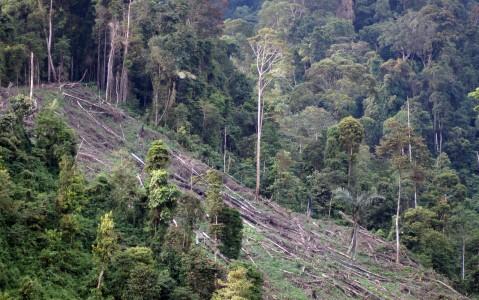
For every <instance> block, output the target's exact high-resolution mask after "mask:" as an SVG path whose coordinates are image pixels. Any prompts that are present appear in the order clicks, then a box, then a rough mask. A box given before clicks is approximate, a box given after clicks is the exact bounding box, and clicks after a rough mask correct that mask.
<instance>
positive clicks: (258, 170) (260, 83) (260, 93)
mask: <svg viewBox="0 0 479 300" xmlns="http://www.w3.org/2000/svg"><path fill="white" fill-rule="evenodd" d="M262 96H263V77H262V75H261V74H260V76H259V78H258V112H257V114H258V116H257V117H258V120H257V122H258V126H257V127H258V128H257V136H256V190H255V193H256V199H259V190H260V185H261V133H262V127H263V119H262V114H263V107H262V106H263V105H262Z"/></svg>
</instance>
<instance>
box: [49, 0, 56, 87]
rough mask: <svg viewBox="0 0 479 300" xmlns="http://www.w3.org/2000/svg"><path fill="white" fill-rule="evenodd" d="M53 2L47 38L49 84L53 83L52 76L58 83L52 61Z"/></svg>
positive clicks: (51, 2)
mask: <svg viewBox="0 0 479 300" xmlns="http://www.w3.org/2000/svg"><path fill="white" fill-rule="evenodd" d="M52 15H53V0H50V11H49V13H48V38H47V56H48V82H50V81H51V77H50V75H52V76H53V81H57V75H56V72H55V66H54V65H53V59H52V41H53V22H52V17H53V16H52Z"/></svg>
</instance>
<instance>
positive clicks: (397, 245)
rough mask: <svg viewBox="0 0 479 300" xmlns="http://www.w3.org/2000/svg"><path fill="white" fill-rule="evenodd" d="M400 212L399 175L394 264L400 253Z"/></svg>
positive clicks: (399, 177)
mask: <svg viewBox="0 0 479 300" xmlns="http://www.w3.org/2000/svg"><path fill="white" fill-rule="evenodd" d="M400 211H401V173H399V176H398V202H397V208H396V220H395V227H396V264H399V251H400V244H399V213H400Z"/></svg>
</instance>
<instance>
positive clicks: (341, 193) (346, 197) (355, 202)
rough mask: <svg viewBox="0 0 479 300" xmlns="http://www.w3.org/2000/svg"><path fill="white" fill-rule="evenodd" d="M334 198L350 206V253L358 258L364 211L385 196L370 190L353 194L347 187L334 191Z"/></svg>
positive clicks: (352, 256)
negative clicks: (360, 227) (359, 235)
mask: <svg viewBox="0 0 479 300" xmlns="http://www.w3.org/2000/svg"><path fill="white" fill-rule="evenodd" d="M334 198H335V199H336V200H340V201H343V202H344V203H345V204H347V205H348V206H350V210H351V216H352V221H353V231H352V232H351V243H350V244H349V249H348V254H349V255H350V256H351V259H353V260H354V259H356V249H357V239H358V232H359V226H360V225H359V224H360V223H361V222H362V220H361V219H362V217H363V216H364V212H365V211H366V209H367V208H368V207H369V206H370V205H371V204H372V203H373V202H374V201H376V200H384V197H383V196H381V195H377V194H375V193H369V192H360V193H359V194H356V195H353V194H351V192H350V191H348V190H347V189H344V188H338V189H336V190H335V191H334Z"/></svg>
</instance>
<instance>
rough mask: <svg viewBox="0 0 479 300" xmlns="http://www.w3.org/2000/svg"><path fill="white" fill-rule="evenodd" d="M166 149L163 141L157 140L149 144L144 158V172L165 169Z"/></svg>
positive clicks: (167, 158) (166, 162)
mask: <svg viewBox="0 0 479 300" xmlns="http://www.w3.org/2000/svg"><path fill="white" fill-rule="evenodd" d="M168 162H169V154H168V149H167V148H166V145H165V143H164V142H163V141H161V140H158V141H155V142H153V143H152V144H151V146H150V149H149V150H148V154H147V156H146V170H147V171H148V172H150V173H151V172H153V171H155V170H159V169H165V168H166V167H167V166H168Z"/></svg>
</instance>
